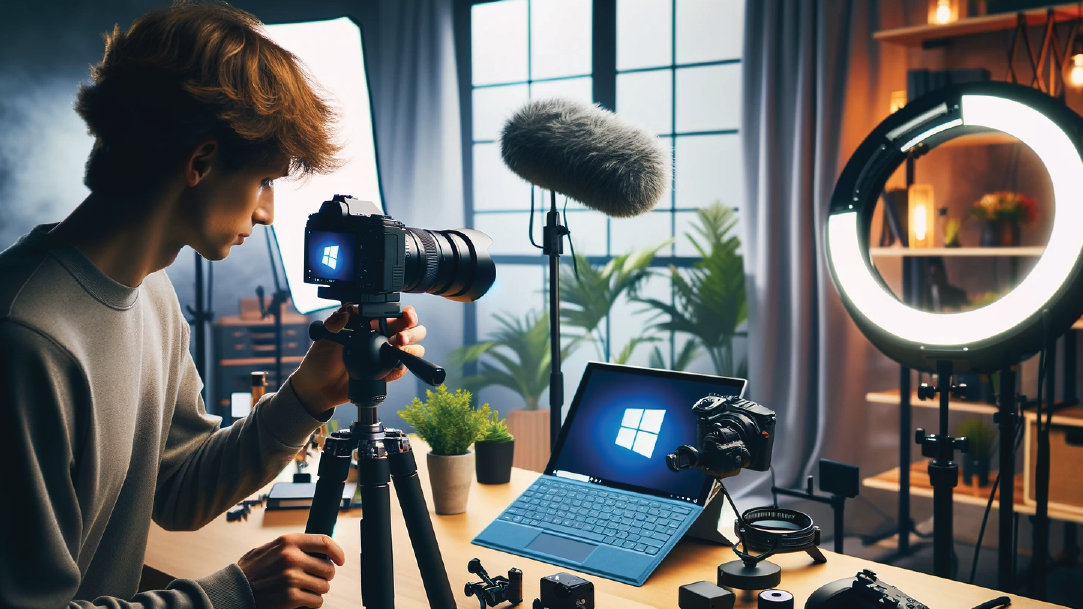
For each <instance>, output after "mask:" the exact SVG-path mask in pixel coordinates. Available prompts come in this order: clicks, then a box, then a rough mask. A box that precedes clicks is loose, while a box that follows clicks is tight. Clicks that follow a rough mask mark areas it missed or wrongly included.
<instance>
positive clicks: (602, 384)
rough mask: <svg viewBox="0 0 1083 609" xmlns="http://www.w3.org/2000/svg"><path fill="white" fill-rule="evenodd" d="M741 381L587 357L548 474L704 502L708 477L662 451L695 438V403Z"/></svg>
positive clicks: (737, 390)
mask: <svg viewBox="0 0 1083 609" xmlns="http://www.w3.org/2000/svg"><path fill="white" fill-rule="evenodd" d="M745 384H746V381H745V380H743V379H735V378H728V377H721V376H711V375H705V374H694V373H689V372H674V371H670V370H655V369H651V368H637V367H633V366H621V365H617V364H603V363H599V362H590V363H588V364H587V367H586V370H585V371H584V373H583V378H582V380H581V381H580V382H579V388H578V389H577V390H576V393H575V398H574V399H573V400H572V403H571V407H570V409H569V411H568V416H567V419H566V420H565V421H564V424H563V426H562V427H561V430H560V437H559V438H558V439H557V446H556V450H555V451H554V453H553V457H552V458H551V459H550V460H549V464H548V465H547V466H546V472H545V473H547V474H553V475H556V476H562V477H568V478H575V479H579V480H584V481H589V482H593V483H596V484H601V485H604V486H612V487H617V488H623V489H626V490H632V491H638V492H642V493H647V494H650V495H654V496H658V497H665V498H670V499H680V500H683V501H688V502H690V503H695V504H697V505H701V506H702V505H705V503H706V499H707V495H708V492H709V491H710V488H711V482H712V480H711V479H710V478H709V477H708V476H707V475H705V474H703V473H702V472H700V471H699V470H696V469H693V470H685V471H682V472H674V471H673V470H671V469H669V467H667V466H666V455H668V454H669V453H671V452H673V450H674V449H675V448H677V447H678V446H680V445H682V444H692V445H695V444H696V417H695V415H693V414H692V405H693V404H695V403H696V402H697V401H698V400H699V399H700V398H702V397H704V396H706V395H710V394H714V395H741V394H742V393H743V392H744V389H745Z"/></svg>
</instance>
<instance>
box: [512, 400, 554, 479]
mask: <svg viewBox="0 0 1083 609" xmlns="http://www.w3.org/2000/svg"><path fill="white" fill-rule="evenodd" d="M508 431H510V432H511V435H513V436H515V458H514V460H513V461H512V465H514V466H515V467H519V468H522V469H529V470H531V471H535V472H541V471H545V464H546V463H548V462H549V409H548V408H545V409H539V410H525V409H522V408H519V409H516V410H513V411H511V412H509V413H508Z"/></svg>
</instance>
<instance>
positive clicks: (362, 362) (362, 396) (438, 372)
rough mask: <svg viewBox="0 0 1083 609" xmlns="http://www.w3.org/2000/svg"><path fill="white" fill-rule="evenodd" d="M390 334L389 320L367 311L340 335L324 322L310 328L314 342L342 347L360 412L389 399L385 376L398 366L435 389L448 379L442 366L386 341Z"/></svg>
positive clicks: (352, 319)
mask: <svg viewBox="0 0 1083 609" xmlns="http://www.w3.org/2000/svg"><path fill="white" fill-rule="evenodd" d="M398 315H401V312H400V313H398ZM373 321H376V322H377V323H378V328H379V329H378V330H377V329H373V327H372V322H373ZM389 333H390V332H389V331H388V328H387V317H386V316H384V315H380V316H379V317H375V316H373V315H371V314H368V313H367V312H366V311H365V310H364V308H362V309H361V313H360V314H359V315H355V316H353V317H352V318H351V319H350V321H349V322H347V323H346V327H345V328H343V329H342V330H340V331H338V332H331V331H330V330H328V329H327V328H325V327H324V325H323V322H321V321H316V322H313V323H312V325H310V326H309V328H308V334H309V336H310V337H311V338H312V340H320V339H327V340H332V341H334V342H336V343H339V344H340V345H342V346H343V350H342V361H343V364H344V365H345V367H346V373H347V374H349V376H350V382H349V390H348V395H349V397H350V401H351V402H353V404H354V405H355V406H357V407H358V408H359V409H360V408H375V407H376V406H379V405H380V403H381V402H383V401H384V398H386V397H387V381H385V380H384V377H386V376H387V374H388V373H389V372H391V371H392V370H394V369H395V368H396V367H397V366H398V365H399V364H402V365H404V366H406V369H407V370H409V371H410V372H412V373H413V374H414V376H417V377H418V378H420V379H421V380H423V381H425V382H426V383H428V384H430V385H433V386H436V385H439V384H440V383H443V382H444V378H445V377H446V376H447V373H446V372H445V371H444V369H443V368H441V367H440V366H437V365H436V364H433V363H432V362H429V361H427V360H424V359H422V358H420V357H418V356H416V355H413V354H411V353H408V352H406V351H404V350H402V349H399V348H396V347H394V346H392V345H391V344H390V343H388V342H387V337H388V334H389Z"/></svg>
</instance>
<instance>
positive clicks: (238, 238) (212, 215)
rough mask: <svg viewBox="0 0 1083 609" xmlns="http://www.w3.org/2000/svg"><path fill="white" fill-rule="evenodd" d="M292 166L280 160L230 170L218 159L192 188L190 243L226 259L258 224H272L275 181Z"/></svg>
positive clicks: (202, 251)
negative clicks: (233, 248) (234, 247)
mask: <svg viewBox="0 0 1083 609" xmlns="http://www.w3.org/2000/svg"><path fill="white" fill-rule="evenodd" d="M288 166H289V165H288V162H287V161H285V160H279V161H275V162H271V163H266V164H260V165H257V166H252V167H247V168H242V169H237V170H233V171H229V170H225V169H223V167H222V166H221V164H220V163H218V162H215V163H214V164H213V166H212V169H211V171H210V172H209V173H208V174H207V176H206V177H205V178H204V179H203V180H202V181H200V183H199V184H198V185H196V187H195V188H193V189H192V191H191V195H192V201H191V205H190V206H186V207H187V209H189V210H191V212H192V214H191V215H190V216H189V218H190V226H189V229H190V235H189V236H188V238H187V239H185V241H186V242H187V244H188V245H190V246H191V247H192V249H194V250H196V251H197V252H199V253H200V255H202V256H203V257H204V258H206V259H208V260H222V259H223V258H225V257H226V256H227V255H229V251H230V249H231V248H232V247H233V246H234V245H240V244H241V243H243V242H244V240H245V238H247V237H249V236H250V235H251V234H252V230H253V229H254V228H255V226H256V225H257V224H264V225H270V224H271V221H272V220H274V180H275V179H277V178H281V177H283V176H285V175H286V173H287V170H288ZM186 211H187V210H186ZM185 215H188V214H187V213H186V214H185Z"/></svg>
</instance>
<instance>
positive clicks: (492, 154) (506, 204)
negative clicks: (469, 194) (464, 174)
mask: <svg viewBox="0 0 1083 609" xmlns="http://www.w3.org/2000/svg"><path fill="white" fill-rule="evenodd" d="M474 209H475V210H478V211H482V210H487V209H523V210H528V209H530V184H527V183H526V182H525V181H523V179H522V178H520V177H519V176H517V175H515V174H514V173H512V172H511V170H510V169H508V168H507V166H506V165H504V161H503V159H501V158H500V145H499V144H496V143H492V144H475V145H474Z"/></svg>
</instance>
